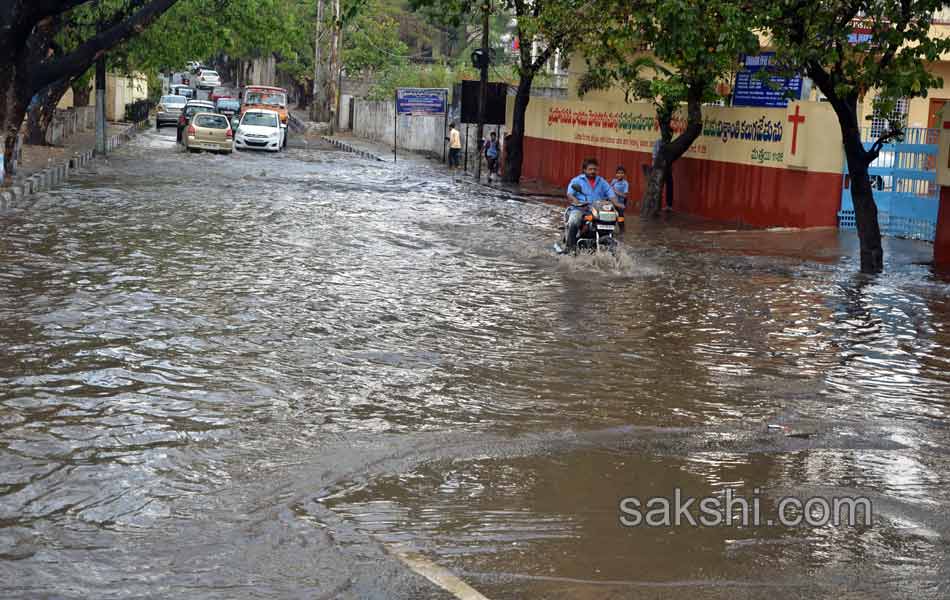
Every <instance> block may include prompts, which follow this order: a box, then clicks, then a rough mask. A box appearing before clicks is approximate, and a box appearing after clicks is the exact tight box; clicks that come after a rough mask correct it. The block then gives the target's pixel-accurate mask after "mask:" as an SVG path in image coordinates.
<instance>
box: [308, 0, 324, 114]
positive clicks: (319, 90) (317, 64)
mask: <svg viewBox="0 0 950 600" xmlns="http://www.w3.org/2000/svg"><path fill="white" fill-rule="evenodd" d="M322 37H323V0H317V23H316V33H315V34H314V37H313V98H311V102H312V104H311V105H310V119H311V120H312V121H320V120H321V117H322V116H323V113H322V110H323V61H322V60H320V41H321V38H322Z"/></svg>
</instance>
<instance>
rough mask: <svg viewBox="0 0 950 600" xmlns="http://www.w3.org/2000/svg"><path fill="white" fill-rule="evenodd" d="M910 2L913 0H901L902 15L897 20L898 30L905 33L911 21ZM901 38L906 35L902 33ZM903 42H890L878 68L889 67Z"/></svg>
mask: <svg viewBox="0 0 950 600" xmlns="http://www.w3.org/2000/svg"><path fill="white" fill-rule="evenodd" d="M910 2H911V0H901V16H900V19H898V20H897V24H896V25H897V30H898V31H900V32H901V34H903V33H904V30H905V29H907V25H908V24H909V23H910V19H911V14H910ZM900 39H901V40H903V39H904V36H903V35H901V38H900ZM901 45H903V41H902V42H901V44H898V45H894V44H890V45H889V46H888V48H887V50H885V51H884V54H882V55H881V60H879V61H878V68H879V69H880V70H884V69H886V68H887V66H888V65H889V64H891V61H892V60H894V57H895V56H896V55H897V51H898V50H900V47H901Z"/></svg>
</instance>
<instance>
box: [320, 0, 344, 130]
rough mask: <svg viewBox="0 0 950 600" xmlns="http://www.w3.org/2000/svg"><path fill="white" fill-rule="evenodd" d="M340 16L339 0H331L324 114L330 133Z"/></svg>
mask: <svg viewBox="0 0 950 600" xmlns="http://www.w3.org/2000/svg"><path fill="white" fill-rule="evenodd" d="M341 19H342V16H341V14H340V0H333V38H332V40H331V41H330V73H329V75H330V76H329V77H328V78H327V99H326V106H327V108H326V110H325V111H324V113H326V114H327V115H328V117H329V121H330V133H331V134H332V133H333V131H334V125H333V119H334V117H335V113H336V94H337V89H336V86H337V79H338V75H337V69H339V67H340V62H341V56H340V55H341V54H342V51H343V50H342V48H340V40H341V38H340V34H341V30H342V28H343V24H342V23H341Z"/></svg>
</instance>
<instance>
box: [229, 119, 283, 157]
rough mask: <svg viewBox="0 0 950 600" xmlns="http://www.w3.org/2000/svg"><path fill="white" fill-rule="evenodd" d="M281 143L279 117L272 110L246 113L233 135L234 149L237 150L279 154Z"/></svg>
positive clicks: (281, 131)
mask: <svg viewBox="0 0 950 600" xmlns="http://www.w3.org/2000/svg"><path fill="white" fill-rule="evenodd" d="M283 141H284V140H283V129H282V128H281V126H280V115H279V114H278V113H277V112H276V111H273V110H264V109H253V110H249V111H247V112H246V113H244V115H243V116H242V117H241V122H240V124H238V128H237V132H236V133H235V134H234V147H235V148H236V149H238V150H268V151H270V152H280V148H281V145H282V143H283Z"/></svg>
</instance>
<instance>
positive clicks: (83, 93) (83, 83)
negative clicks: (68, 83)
mask: <svg viewBox="0 0 950 600" xmlns="http://www.w3.org/2000/svg"><path fill="white" fill-rule="evenodd" d="M91 96H92V86H91V85H89V80H88V79H87V78H85V77H83V78H82V79H81V80H80V81H79V82H77V83H74V84H73V106H75V107H76V108H79V107H82V106H89V98H90V97H91Z"/></svg>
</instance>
